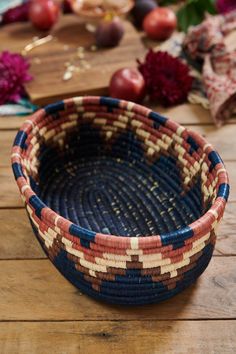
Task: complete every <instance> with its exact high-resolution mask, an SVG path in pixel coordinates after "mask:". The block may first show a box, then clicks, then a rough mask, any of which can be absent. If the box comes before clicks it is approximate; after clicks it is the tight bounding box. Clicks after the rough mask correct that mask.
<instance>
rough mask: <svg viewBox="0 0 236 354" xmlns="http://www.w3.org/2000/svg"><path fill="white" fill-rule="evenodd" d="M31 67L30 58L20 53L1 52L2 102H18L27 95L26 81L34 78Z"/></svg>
mask: <svg viewBox="0 0 236 354" xmlns="http://www.w3.org/2000/svg"><path fill="white" fill-rule="evenodd" d="M29 67H30V64H29V62H28V60H27V59H25V58H24V57H23V56H22V55H20V54H16V53H9V52H7V51H5V52H2V53H1V54H0V104H4V103H6V102H17V101H18V100H19V99H20V98H21V97H22V96H23V95H25V89H24V83H26V82H28V81H30V80H32V76H31V75H30V74H29V73H28V70H29Z"/></svg>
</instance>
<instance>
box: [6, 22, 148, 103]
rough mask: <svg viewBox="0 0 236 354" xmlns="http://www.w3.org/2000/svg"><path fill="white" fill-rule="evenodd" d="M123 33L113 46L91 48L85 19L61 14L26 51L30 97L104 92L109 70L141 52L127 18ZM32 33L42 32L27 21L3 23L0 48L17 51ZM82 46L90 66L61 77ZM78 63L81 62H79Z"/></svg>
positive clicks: (41, 99)
mask: <svg viewBox="0 0 236 354" xmlns="http://www.w3.org/2000/svg"><path fill="white" fill-rule="evenodd" d="M124 26H125V35H124V37H123V38H122V41H121V43H120V45H119V46H117V47H115V48H108V49H99V50H97V51H92V50H91V47H92V46H93V45H94V44H95V43H94V35H93V33H91V32H89V31H87V30H86V27H85V23H84V22H81V21H80V20H78V18H77V17H76V16H72V15H71V16H64V17H63V18H62V19H61V21H60V22H59V24H58V25H57V26H56V27H55V28H54V29H53V33H52V35H53V40H51V41H50V42H48V43H46V44H44V45H41V46H38V47H37V48H35V49H33V50H32V51H30V52H29V53H28V57H29V58H30V59H31V73H32V75H33V76H34V80H33V81H32V82H30V83H29V84H27V91H28V93H29V96H30V98H31V100H32V101H33V102H34V103H36V104H42V103H47V102H50V101H52V100H56V99H61V98H66V97H71V96H75V95H79V94H80V95H85V94H96V95H103V94H107V86H108V82H109V80H110V77H111V75H112V73H113V72H114V71H115V70H117V69H120V68H122V67H127V66H134V65H135V60H136V58H139V57H142V56H143V54H144V46H143V44H142V42H141V40H140V37H139V35H138V33H137V32H136V30H135V29H134V28H133V26H132V25H131V23H130V22H128V21H125V22H124ZM35 36H39V37H42V36H45V33H38V32H37V31H36V30H33V29H32V26H31V25H30V23H25V24H14V25H11V26H5V27H3V29H1V31H0V50H3V49H5V43H8V49H10V50H11V51H17V52H19V51H20V52H21V51H22V50H23V48H24V47H25V46H26V45H27V44H29V43H31V42H32V39H33V37H35ZM79 47H84V48H85V52H84V53H85V56H84V59H83V60H85V61H86V63H87V64H89V65H90V66H91V67H90V68H89V69H86V70H84V71H80V72H78V73H74V75H73V77H72V78H71V79H70V80H67V81H64V80H63V75H64V72H65V69H66V67H65V64H66V63H71V64H73V65H74V66H78V63H79V57H78V56H77V49H78V48H79ZM80 67H81V65H80Z"/></svg>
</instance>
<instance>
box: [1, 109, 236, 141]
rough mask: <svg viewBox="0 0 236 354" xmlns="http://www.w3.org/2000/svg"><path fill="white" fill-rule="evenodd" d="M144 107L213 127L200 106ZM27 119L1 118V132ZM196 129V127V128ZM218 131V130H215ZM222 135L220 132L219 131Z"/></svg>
mask: <svg viewBox="0 0 236 354" xmlns="http://www.w3.org/2000/svg"><path fill="white" fill-rule="evenodd" d="M144 105H146V106H147V107H150V108H151V109H153V110H154V111H156V112H158V113H161V114H163V115H164V116H168V117H169V118H171V119H173V120H175V121H176V122H178V123H180V124H182V125H199V124H200V125H209V124H210V125H213V127H214V124H213V121H212V118H211V116H210V113H209V111H208V110H206V109H204V108H203V107H201V106H200V105H193V104H189V103H184V104H182V105H178V106H176V107H171V108H164V107H161V106H158V105H156V104H150V103H149V102H145V103H144ZM25 119H27V117H26V116H25V117H17V116H11V117H8V116H3V117H0V130H1V129H5V130H6V129H19V128H20V126H21V125H22V123H23V122H24V120H25ZM227 124H236V119H235V118H232V119H230V120H228V121H227ZM194 128H195V127H194ZM215 129H216V128H215ZM217 131H218V132H219V134H220V130H217Z"/></svg>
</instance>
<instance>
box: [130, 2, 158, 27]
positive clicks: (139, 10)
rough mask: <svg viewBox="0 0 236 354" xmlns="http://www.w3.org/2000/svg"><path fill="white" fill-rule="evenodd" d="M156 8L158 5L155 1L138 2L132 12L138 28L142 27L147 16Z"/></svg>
mask: <svg viewBox="0 0 236 354" xmlns="http://www.w3.org/2000/svg"><path fill="white" fill-rule="evenodd" d="M156 7H157V3H156V2H155V1H154V0H136V2H135V5H134V7H133V10H132V14H133V16H134V21H135V24H136V26H137V27H142V23H143V20H144V18H145V16H146V15H147V14H149V12H151V11H152V10H153V9H155V8H156Z"/></svg>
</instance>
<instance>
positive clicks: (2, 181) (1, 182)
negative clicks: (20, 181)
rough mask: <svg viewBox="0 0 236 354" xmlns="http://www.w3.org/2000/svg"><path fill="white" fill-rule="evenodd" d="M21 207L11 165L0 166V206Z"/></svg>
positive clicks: (21, 203)
mask: <svg viewBox="0 0 236 354" xmlns="http://www.w3.org/2000/svg"><path fill="white" fill-rule="evenodd" d="M12 207H14V208H15V207H23V202H22V200H21V197H20V193H19V189H18V187H17V185H16V182H15V180H14V177H13V173H12V169H11V167H5V166H0V208H12Z"/></svg>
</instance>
